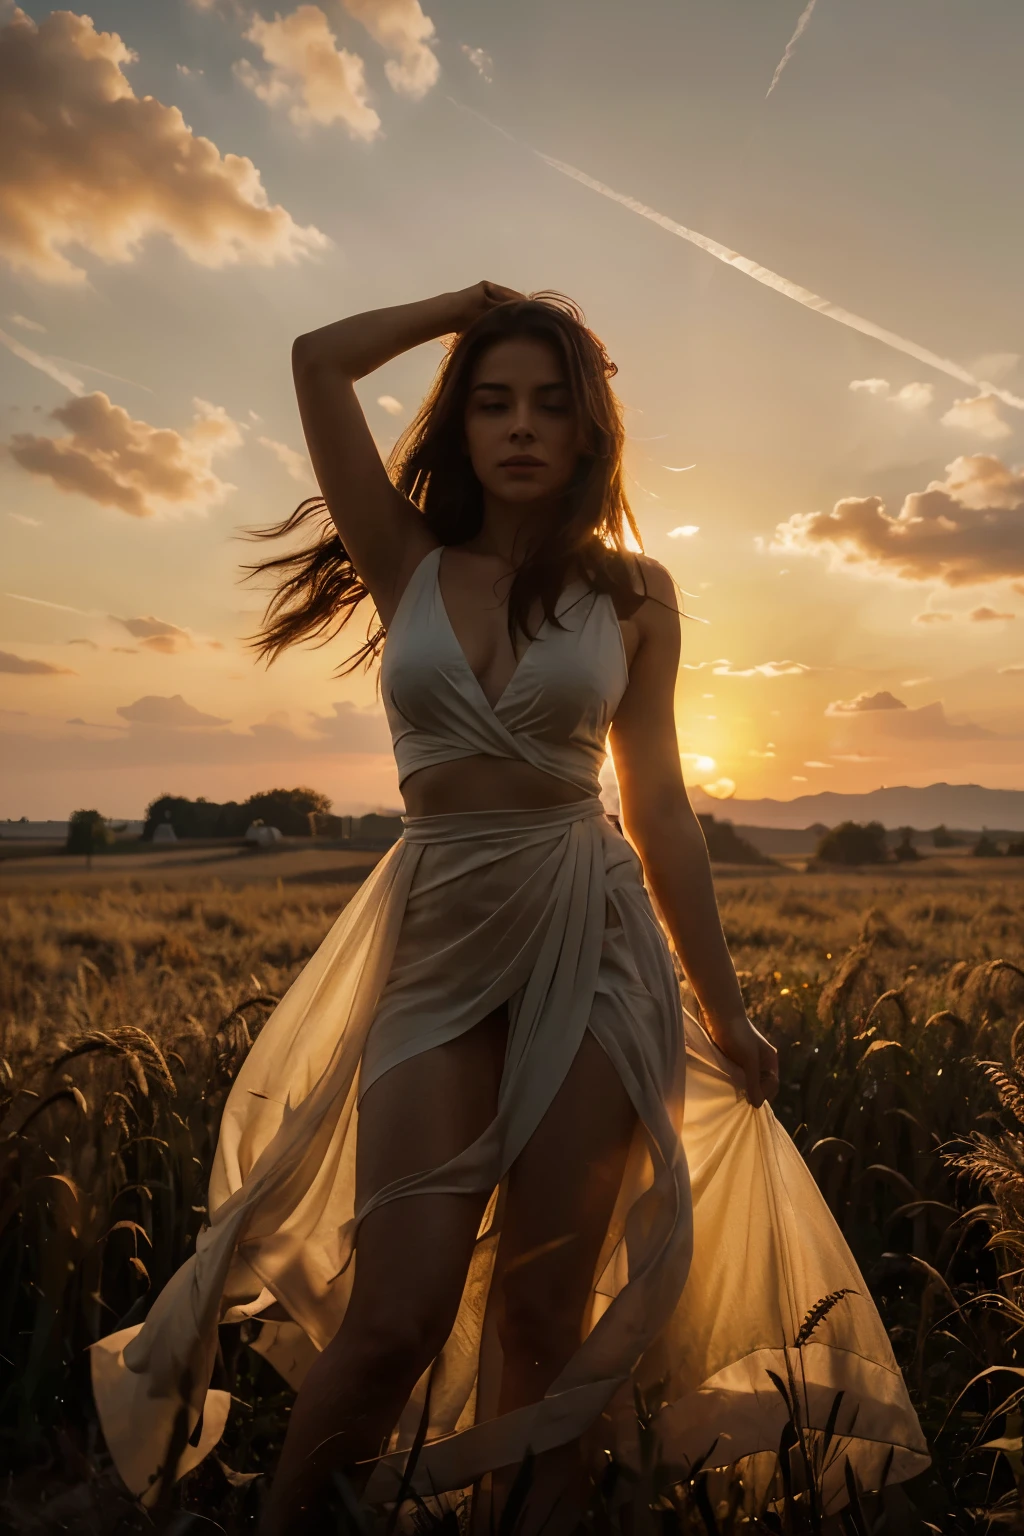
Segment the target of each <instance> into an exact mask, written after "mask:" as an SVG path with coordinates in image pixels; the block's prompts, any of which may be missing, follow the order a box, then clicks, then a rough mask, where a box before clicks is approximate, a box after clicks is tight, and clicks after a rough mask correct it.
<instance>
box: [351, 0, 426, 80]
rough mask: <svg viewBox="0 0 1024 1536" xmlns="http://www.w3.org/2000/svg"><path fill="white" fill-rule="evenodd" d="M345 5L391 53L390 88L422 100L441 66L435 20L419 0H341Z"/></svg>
mask: <svg viewBox="0 0 1024 1536" xmlns="http://www.w3.org/2000/svg"><path fill="white" fill-rule="evenodd" d="M342 4H343V5H344V7H345V9H346V11H348V13H349V15H350V16H354V17H355V18H356V20H357V21H360V22H362V24H363V26H364V27H365V28H366V30H367V32H369V34H370V36H371V37H372V38H373V40H374V42H375V43H379V44H380V46H381V47H382V48H383V49H384V51H385V52H386V53H390V54H391V55H392V57H391V58H390V59H388V61H387V63H386V64H385V66H384V73H385V74H386V75H387V78H388V84H389V85H390V86H391V89H392V90H393V91H397V92H398V93H399V94H400V95H402V96H411V97H412V99H413V100H414V101H419V100H421V98H422V97H424V96H425V95H426V94H427V92H428V91H429V90H430V88H431V86H433V85H436V83H437V77H438V75H439V74H440V72H441V67H440V65H439V64H438V62H437V55H436V54H435V53H433V52H432V50H431V47H430V44H431V43H432V42H434V41H435V40H436V38H435V32H434V23H433V22H432V21H431V19H430V17H429V16H425V15H424V14H423V9H422V7H421V5H420V3H419V0H342Z"/></svg>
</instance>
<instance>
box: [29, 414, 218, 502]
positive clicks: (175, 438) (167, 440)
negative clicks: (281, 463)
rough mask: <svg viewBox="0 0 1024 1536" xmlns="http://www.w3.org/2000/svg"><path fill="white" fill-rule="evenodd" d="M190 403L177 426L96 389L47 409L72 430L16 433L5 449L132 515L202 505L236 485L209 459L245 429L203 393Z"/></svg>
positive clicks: (64, 486)
mask: <svg viewBox="0 0 1024 1536" xmlns="http://www.w3.org/2000/svg"><path fill="white" fill-rule="evenodd" d="M193 403H194V405H195V410H196V414H195V417H194V419H193V422H192V425H191V426H190V427H188V428H187V429H186V430H185V432H176V431H174V430H173V429H172V428H170V427H153V426H150V425H149V423H148V422H145V421H137V420H135V419H134V418H133V417H132V416H129V414H128V412H127V411H126V410H124V409H123V408H122V407H121V406H119V405H114V404H113V403H112V402H111V401H110V400H109V399H108V397H107V396H106V395H105V394H103V392H102V391H97V392H96V393H95V394H91V395H83V396H81V397H80V398H78V399H71V400H69V401H67V402H66V404H64V405H62V406H58V407H57V408H56V410H53V411H51V412H50V415H51V416H52V417H53V419H54V420H55V421H57V422H59V423H60V425H61V426H64V427H67V428H68V429H69V434H68V436H66V437H36V436H34V435H33V434H31V433H28V432H20V433H15V434H14V436H13V437H12V438H11V439H10V441H9V443H8V445H7V446H8V451H9V453H10V456H11V458H12V459H14V460H15V462H16V463H18V464H20V465H21V467H22V468H23V469H27V470H28V471H29V473H30V474H33V475H40V476H43V477H44V478H46V479H48V480H50V481H51V482H52V484H53V485H55V486H57V488H58V489H59V490H62V491H72V492H77V493H78V494H79V495H82V496H88V497H89V498H90V500H92V501H95V502H98V503H99V504H100V505H101V506H106V507H120V509H121V511H122V512H127V513H129V514H130V515H131V516H132V517H152V516H154V515H155V514H156V513H157V512H159V511H166V510H188V511H193V512H196V511H205V510H206V508H208V507H211V506H217V505H219V504H220V503H221V502H222V501H223V500H224V498H225V497H226V496H227V495H228V493H229V492H230V491H232V490H234V486H232V485H230V484H229V483H228V482H227V481H224V480H221V479H219V478H218V476H217V475H216V474H215V473H214V471H213V469H212V461H213V459H214V457H215V456H216V455H217V454H219V453H224V452H227V451H229V450H230V449H233V448H237V447H238V446H239V444H240V443H241V441H242V434H241V431H240V430H239V427H238V424H237V422H234V421H232V419H231V417H230V416H228V414H227V412H226V411H224V410H223V408H222V407H220V406H216V405H211V404H210V403H209V401H206V400H200V399H196V400H195V401H194V402H193Z"/></svg>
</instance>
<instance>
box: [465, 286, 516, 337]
mask: <svg viewBox="0 0 1024 1536" xmlns="http://www.w3.org/2000/svg"><path fill="white" fill-rule="evenodd" d="M525 297H526V295H525V294H524V293H519V292H518V290H517V289H515V288H504V287H502V285H501V283H489V282H487V281H486V280H485V281H484V282H482V283H474V284H473V285H472V287H471V288H460V289H459V290H458V291H457V292H456V293H453V294H452V300H453V323H452V329H453V330H455V331H465V330H468V328H469V327H470V326H471V325H472V324H473V321H474V320H479V319H480V316H481V315H486V314H487V312H488V310H491V309H494V307H495V306H496V305H498V304H510V303H512V302H513V301H514V300H515V299H524V298H525Z"/></svg>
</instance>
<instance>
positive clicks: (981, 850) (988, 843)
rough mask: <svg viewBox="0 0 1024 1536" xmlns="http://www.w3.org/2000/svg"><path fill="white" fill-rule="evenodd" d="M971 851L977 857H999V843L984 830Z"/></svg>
mask: <svg viewBox="0 0 1024 1536" xmlns="http://www.w3.org/2000/svg"><path fill="white" fill-rule="evenodd" d="M971 852H972V853H973V855H974V857H975V858H976V859H997V858H998V857H999V844H998V843H997V842H996V840H995V838H992V837H989V835H988V833H987V832H982V834H981V836H980V837H979V838H978V841H977V842H976V843H975V845H974V847H973V848H972V849H971Z"/></svg>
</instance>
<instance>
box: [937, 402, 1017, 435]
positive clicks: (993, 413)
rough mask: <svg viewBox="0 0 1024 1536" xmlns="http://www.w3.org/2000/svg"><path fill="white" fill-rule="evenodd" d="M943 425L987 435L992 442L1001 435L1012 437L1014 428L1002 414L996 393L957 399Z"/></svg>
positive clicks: (946, 415)
mask: <svg viewBox="0 0 1024 1536" xmlns="http://www.w3.org/2000/svg"><path fill="white" fill-rule="evenodd" d="M942 425H943V426H944V427H958V428H960V429H961V430H962V431H965V432H974V433H976V435H977V436H978V437H987V438H988V439H989V440H990V441H992V442H995V441H996V440H997V439H998V438H1001V437H1010V436H1011V435H1012V430H1013V429H1012V428H1011V427H1010V425H1009V423H1008V422H1006V421H1004V420H1003V418H1002V416H1001V415H1000V413H999V401H998V400H997V398H996V396H995V395H974V396H973V397H972V398H971V399H968V400H955V401H954V402H953V404H952V405H951V406H950V408H949V410H948V411H947V412H946V414H945V416H943V418H942Z"/></svg>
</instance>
